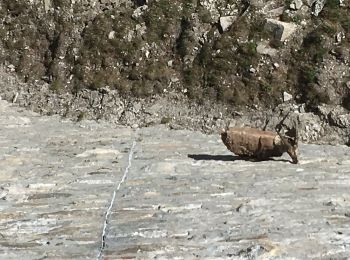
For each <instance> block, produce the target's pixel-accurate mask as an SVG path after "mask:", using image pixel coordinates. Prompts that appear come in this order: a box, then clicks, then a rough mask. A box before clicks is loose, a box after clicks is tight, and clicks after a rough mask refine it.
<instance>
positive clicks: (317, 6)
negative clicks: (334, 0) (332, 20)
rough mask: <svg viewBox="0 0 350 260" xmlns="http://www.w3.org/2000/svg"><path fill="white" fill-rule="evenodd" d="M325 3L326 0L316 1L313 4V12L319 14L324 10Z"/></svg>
mask: <svg viewBox="0 0 350 260" xmlns="http://www.w3.org/2000/svg"><path fill="white" fill-rule="evenodd" d="M325 3H326V0H316V1H314V2H313V4H312V6H313V10H312V14H313V15H314V16H318V15H319V13H320V12H321V11H322V9H323V7H324V5H325Z"/></svg>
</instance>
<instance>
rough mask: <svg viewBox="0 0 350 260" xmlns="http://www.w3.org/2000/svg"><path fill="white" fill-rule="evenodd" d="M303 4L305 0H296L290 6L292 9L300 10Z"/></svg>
mask: <svg viewBox="0 0 350 260" xmlns="http://www.w3.org/2000/svg"><path fill="white" fill-rule="evenodd" d="M302 6H303V1H302V0H294V1H293V2H292V3H291V4H290V6H289V8H290V9H292V10H299V9H300V8H301V7H302Z"/></svg>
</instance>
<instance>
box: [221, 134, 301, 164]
mask: <svg viewBox="0 0 350 260" xmlns="http://www.w3.org/2000/svg"><path fill="white" fill-rule="evenodd" d="M294 135H295V136H293V137H289V136H282V135H281V134H280V133H279V131H277V133H274V132H271V131H262V130H259V129H255V128H248V127H244V128H228V129H226V130H224V131H223V132H222V133H221V139H222V141H223V142H224V144H225V145H226V147H227V149H229V150H230V151H231V152H233V153H234V154H236V155H239V156H246V157H251V158H256V159H258V160H264V159H268V158H270V157H275V156H281V155H282V154H283V153H285V152H287V153H288V154H289V156H290V157H291V158H292V160H293V163H298V158H297V148H298V143H297V132H296V131H294Z"/></svg>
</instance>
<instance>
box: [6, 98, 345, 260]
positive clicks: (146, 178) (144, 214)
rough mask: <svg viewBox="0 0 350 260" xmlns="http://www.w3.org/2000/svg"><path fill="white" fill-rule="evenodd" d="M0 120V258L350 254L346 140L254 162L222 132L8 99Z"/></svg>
mask: <svg viewBox="0 0 350 260" xmlns="http://www.w3.org/2000/svg"><path fill="white" fill-rule="evenodd" d="M0 132H1V135H0V143H1V145H0V166H1V167H0V178H1V181H0V184H1V189H0V197H1V200H0V208H1V213H2V214H1V218H0V221H1V227H2V228H1V231H0V259H43V258H47V259H98V258H100V259H103V258H104V259H130V258H137V259H153V258H155V259H157V258H158V259H174V258H176V259H193V258H199V259H203V258H211V259H214V258H215V259H218V258H220V259H226V258H233V259H330V258H332V259H340V258H342V259H346V258H348V257H350V253H349V252H350V231H349V230H350V217H349V216H350V211H349V208H350V195H349V192H348V191H349V187H350V175H349V172H350V170H349V169H350V167H349V166H350V160H349V154H350V150H349V148H348V147H346V146H318V145H300V156H299V157H300V163H299V164H297V165H294V164H291V163H290V162H289V159H288V157H287V156H286V157H282V158H273V159H271V160H267V161H260V162H253V161H249V160H248V161H247V160H244V159H242V158H240V157H237V156H235V155H233V154H232V153H230V152H228V151H227V150H226V148H225V147H224V145H223V144H222V143H221V140H220V136H219V135H204V134H201V133H199V132H193V131H183V130H181V131H174V130H168V129H166V128H165V127H159V126H154V127H149V128H142V129H139V130H132V129H130V128H121V127H119V128H118V127H117V128H116V127H113V126H112V125H110V124H108V123H104V122H100V123H96V122H93V121H82V122H79V123H73V122H71V121H68V120H64V119H60V118H58V117H40V116H38V115H37V114H35V113H31V112H27V111H23V110H22V109H19V108H16V107H11V106H10V105H9V104H8V103H6V102H5V101H0ZM134 142H135V146H133V145H132V144H133V143H134ZM132 147H133V148H132ZM131 151H132V153H131ZM114 192H115V200H114V203H113V204H112V205H111V200H112V195H113V193H114ZM110 205H111V207H110ZM108 211H109V213H110V214H109V215H108V216H107V217H108V221H106V213H107V212H108ZM105 223H106V225H104V224H105ZM103 230H104V231H105V233H104V234H105V236H104V237H103V239H102V234H103Z"/></svg>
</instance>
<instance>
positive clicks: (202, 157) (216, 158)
mask: <svg viewBox="0 0 350 260" xmlns="http://www.w3.org/2000/svg"><path fill="white" fill-rule="evenodd" d="M187 157H188V158H191V159H193V160H196V161H225V162H230V161H247V162H262V161H275V162H289V163H292V162H291V161H289V160H286V159H274V158H269V159H265V160H259V159H256V158H251V157H242V156H237V155H211V154H188V155H187Z"/></svg>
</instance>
